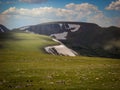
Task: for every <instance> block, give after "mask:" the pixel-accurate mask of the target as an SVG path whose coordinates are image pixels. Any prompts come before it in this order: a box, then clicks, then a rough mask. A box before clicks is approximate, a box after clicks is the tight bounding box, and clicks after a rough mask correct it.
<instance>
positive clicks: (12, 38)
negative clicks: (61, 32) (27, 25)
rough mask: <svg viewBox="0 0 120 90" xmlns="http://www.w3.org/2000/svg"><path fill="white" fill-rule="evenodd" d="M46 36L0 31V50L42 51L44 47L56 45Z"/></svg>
mask: <svg viewBox="0 0 120 90" xmlns="http://www.w3.org/2000/svg"><path fill="white" fill-rule="evenodd" d="M56 44H58V43H57V42H54V41H53V40H52V39H51V38H49V37H48V36H43V35H38V34H32V33H14V32H9V33H0V51H2V52H9V51H11V52H23V53H24V52H26V53H30V52H35V53H43V52H45V51H44V47H45V46H49V45H56Z"/></svg>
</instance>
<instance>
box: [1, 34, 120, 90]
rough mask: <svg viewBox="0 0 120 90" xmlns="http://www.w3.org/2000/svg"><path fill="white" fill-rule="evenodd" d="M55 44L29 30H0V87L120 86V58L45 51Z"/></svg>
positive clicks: (79, 89) (98, 89)
mask: <svg viewBox="0 0 120 90" xmlns="http://www.w3.org/2000/svg"><path fill="white" fill-rule="evenodd" d="M54 44H58V43H56V42H54V41H53V40H52V39H51V38H49V37H48V36H43V35H37V34H31V33H1V34H0V90H55V89H56V90H69V89H70V90H120V87H119V85H120V77H119V76H120V60H119V59H110V58H96V57H82V56H76V57H67V56H54V55H48V54H45V53H44V51H43V47H45V46H46V45H47V46H48V45H54Z"/></svg>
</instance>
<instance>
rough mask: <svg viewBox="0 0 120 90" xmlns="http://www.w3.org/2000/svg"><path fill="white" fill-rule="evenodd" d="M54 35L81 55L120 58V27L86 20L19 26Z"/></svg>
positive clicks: (22, 29)
mask: <svg viewBox="0 0 120 90" xmlns="http://www.w3.org/2000/svg"><path fill="white" fill-rule="evenodd" d="M19 30H21V31H25V32H33V33H38V34H43V35H49V36H52V37H54V38H56V39H58V40H60V41H61V42H63V43H64V44H65V45H67V46H68V47H69V48H71V49H73V50H75V51H76V52H78V53H79V54H80V55H87V56H101V57H112V58H120V28H118V27H114V26H111V27H108V28H103V27H100V26H99V25H97V24H94V23H85V22H49V23H43V24H38V25H32V26H26V27H22V28H19Z"/></svg>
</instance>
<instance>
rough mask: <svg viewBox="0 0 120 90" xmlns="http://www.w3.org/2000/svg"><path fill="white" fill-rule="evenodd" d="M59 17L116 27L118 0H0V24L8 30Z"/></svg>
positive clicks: (119, 13) (119, 9)
mask: <svg viewBox="0 0 120 90" xmlns="http://www.w3.org/2000/svg"><path fill="white" fill-rule="evenodd" d="M63 20H65V21H79V22H91V23H96V24H98V25H100V26H103V27H108V26H120V0H104V1H103V0H0V24H3V25H5V26H7V27H8V28H10V29H12V28H17V27H21V26H27V25H34V24H39V23H43V22H48V21H63Z"/></svg>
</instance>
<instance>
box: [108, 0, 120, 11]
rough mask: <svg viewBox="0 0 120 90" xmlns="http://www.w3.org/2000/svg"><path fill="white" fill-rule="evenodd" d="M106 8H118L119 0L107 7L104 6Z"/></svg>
mask: <svg viewBox="0 0 120 90" xmlns="http://www.w3.org/2000/svg"><path fill="white" fill-rule="evenodd" d="M106 10H120V0H117V1H116V2H112V3H111V4H110V5H109V6H108V7H106Z"/></svg>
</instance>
